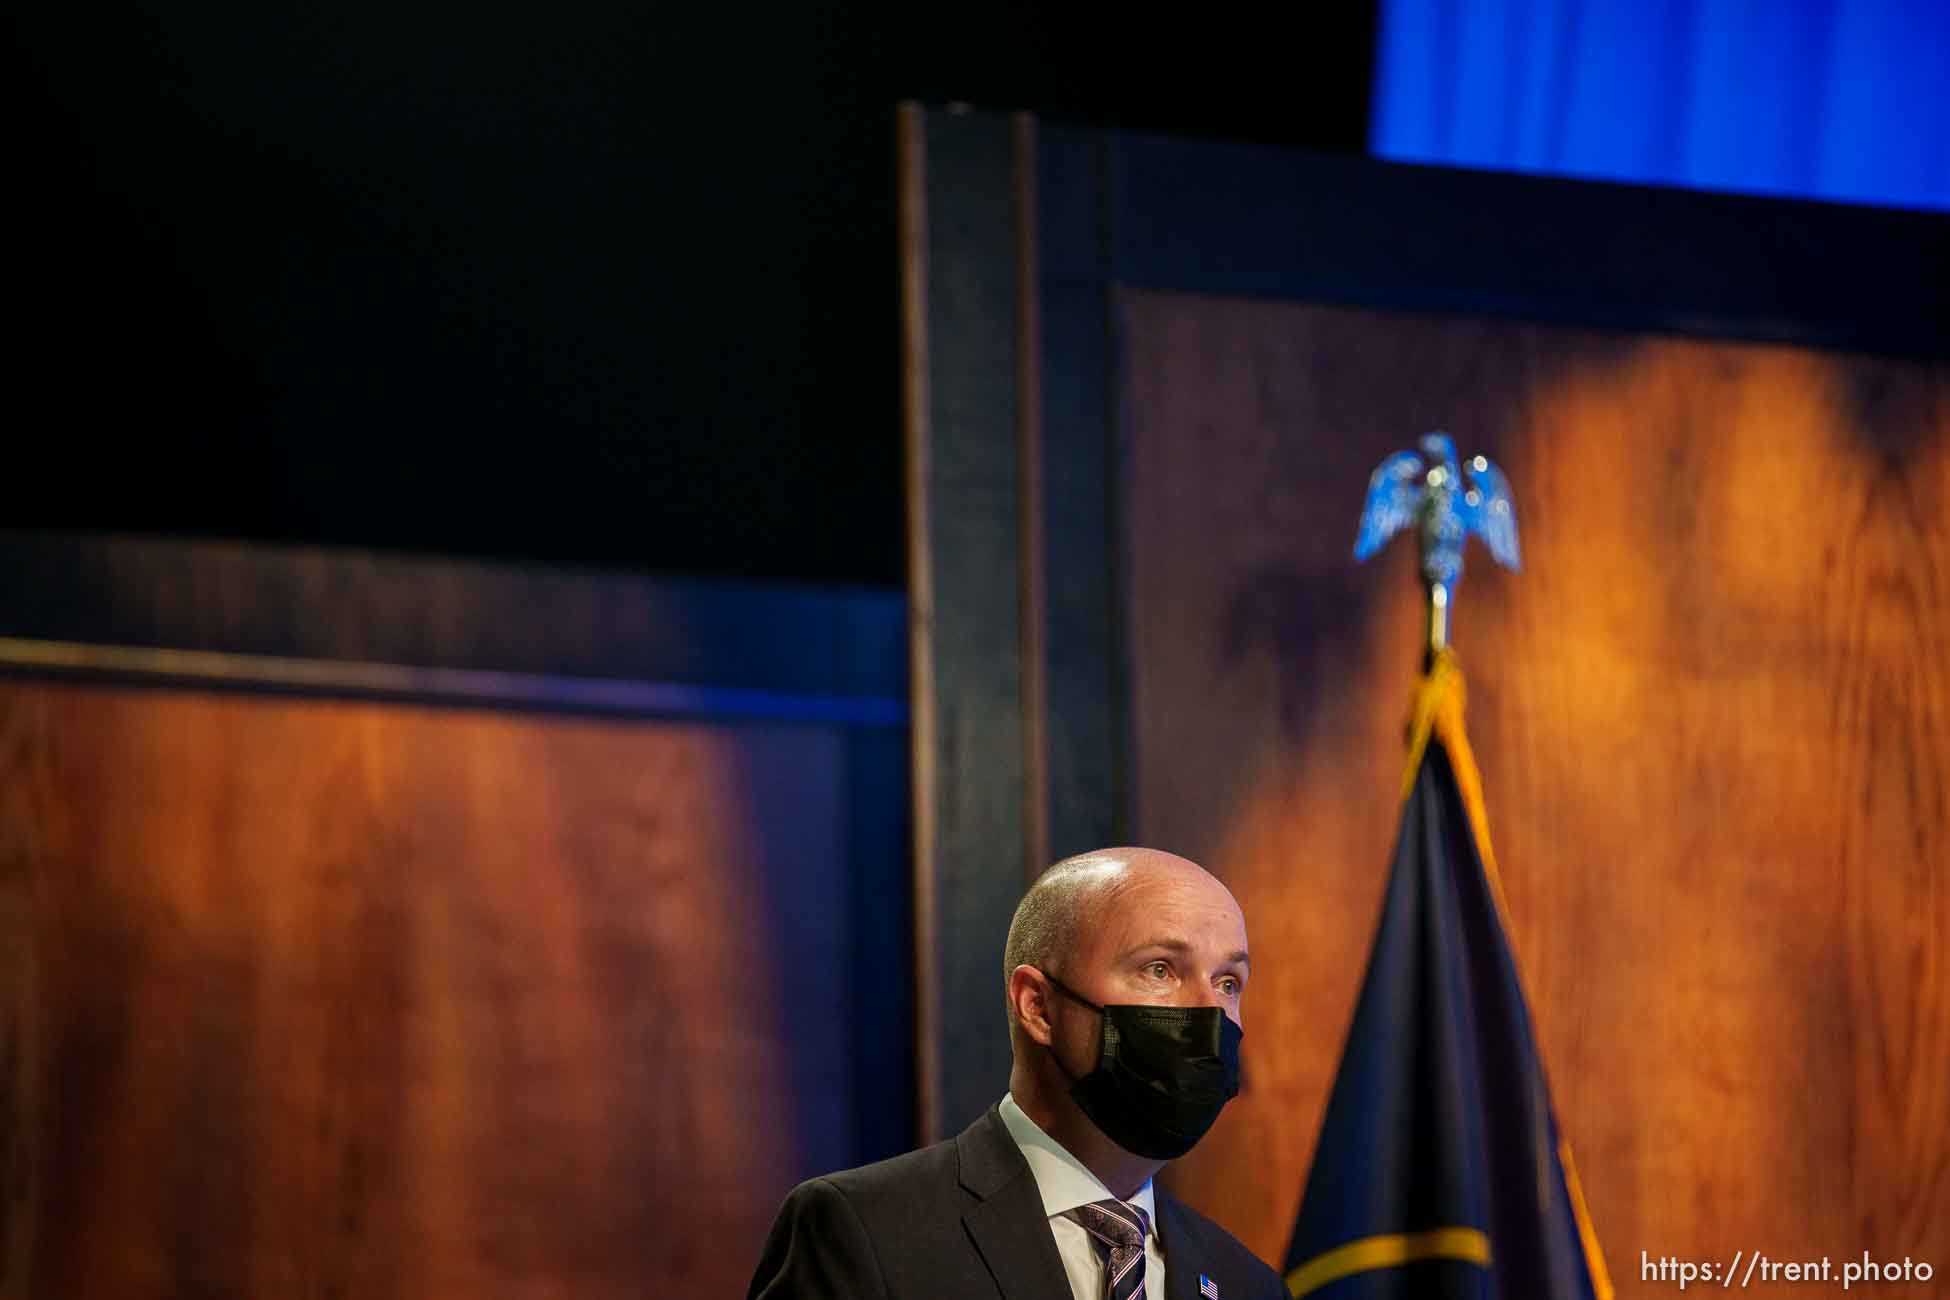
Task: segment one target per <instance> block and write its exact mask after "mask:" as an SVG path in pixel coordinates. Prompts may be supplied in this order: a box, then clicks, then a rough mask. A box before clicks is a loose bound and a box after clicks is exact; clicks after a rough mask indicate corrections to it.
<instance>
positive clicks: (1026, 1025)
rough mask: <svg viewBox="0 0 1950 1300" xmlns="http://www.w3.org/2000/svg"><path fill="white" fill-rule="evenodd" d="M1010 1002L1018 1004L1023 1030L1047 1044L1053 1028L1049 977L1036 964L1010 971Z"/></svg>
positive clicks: (1016, 1010) (1019, 1020) (1016, 1005)
mask: <svg viewBox="0 0 1950 1300" xmlns="http://www.w3.org/2000/svg"><path fill="white" fill-rule="evenodd" d="M1009 1005H1010V1006H1012V1007H1014V1008H1015V1012H1016V1023H1017V1024H1019V1025H1021V1026H1022V1032H1023V1033H1025V1034H1028V1035H1029V1037H1030V1039H1031V1040H1032V1041H1034V1042H1037V1043H1041V1044H1042V1045H1043V1046H1044V1047H1048V1046H1049V1044H1050V1038H1051V1035H1052V1033H1053V1031H1052V1030H1051V1028H1050V1023H1049V981H1048V980H1046V979H1044V978H1043V973H1042V972H1041V971H1039V970H1037V969H1036V968H1035V967H1034V966H1018V967H1016V968H1015V969H1014V970H1012V971H1010V972H1009Z"/></svg>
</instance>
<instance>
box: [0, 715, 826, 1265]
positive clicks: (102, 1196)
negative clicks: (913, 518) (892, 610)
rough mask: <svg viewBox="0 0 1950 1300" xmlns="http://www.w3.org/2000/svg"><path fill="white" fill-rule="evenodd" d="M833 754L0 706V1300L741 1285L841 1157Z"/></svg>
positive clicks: (401, 719) (603, 735)
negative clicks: (799, 1193) (786, 1216)
mask: <svg viewBox="0 0 1950 1300" xmlns="http://www.w3.org/2000/svg"><path fill="white" fill-rule="evenodd" d="M841 744H842V741H841V740H840V739H839V733H838V732H836V731H834V730H832V729H824V728H812V727H787V726H761V725H748V726H743V727H737V728H727V727H716V728H713V727H703V726H691V725H677V724H672V723H653V722H627V723H626V722H604V721H591V720H571V719H563V718H551V717H546V716H537V715H503V714H496V713H492V712H485V711H469V710H439V709H426V708H417V707H410V706H403V705H379V704H370V703H346V702H333V701H326V700H290V699H279V698H270V697H262V696H239V695H210V694H203V693H198V692H191V691H170V690H155V689H141V688H122V687H111V686H95V685H90V686H80V685H50V684H35V683H31V682H20V681H14V682H7V683H5V684H4V685H0V954H4V955H0V1102H4V1109H3V1110H0V1114H3V1115H4V1116H5V1123H6V1127H5V1129H4V1130H0V1156H3V1157H4V1160H0V1170H3V1171H4V1175H5V1179H4V1187H0V1192H3V1193H4V1196H5V1201H4V1204H5V1209H6V1215H7V1218H6V1222H5V1224H4V1225H0V1226H3V1227H4V1229H5V1230H4V1232H0V1250H4V1254H0V1295H5V1296H8V1297H49V1296H62V1297H72V1298H75V1300H81V1298H84V1297H121V1296H159V1297H192V1296H194V1297H230V1296H235V1297H256V1296H277V1297H371V1298H378V1300H385V1298H387V1297H400V1298H408V1297H411V1298H413V1300H419V1298H420V1297H446V1296H451V1297H475V1296H505V1297H531V1296H533V1297H540V1296H578V1297H603V1296H615V1297H622V1296H632V1297H636V1296H643V1295H673V1296H675V1295H699V1296H705V1295H709V1296H725V1295H734V1294H741V1293H742V1291H743V1288H744V1285H745V1283H746V1281H747V1280H748V1278H749V1274H750V1269H751V1267H752V1262H753V1260H754V1259H755V1258H756V1255H757V1250H758V1245H759V1242H760V1240H761V1238H762V1235H763V1233H764V1230H765V1227H766V1225H767V1223H768V1222H769V1220H770V1218H771V1215H772V1214H773V1212H774V1211H775V1210H776V1208H777V1205H778V1201H779V1198H780V1197H781V1195H782V1194H783V1192H784V1189H785V1188H786V1186H788V1185H789V1184H790V1183H791V1182H792V1181H794V1180H795V1179H796V1178H798V1177H802V1176H805V1175H806V1174H808V1173H810V1172H813V1171H816V1170H823V1169H827V1168H831V1167H833V1166H835V1165H838V1164H842V1163H846V1156H847V1155H848V1154H849V1153H850V1150H851V1146H850V1137H849V1124H850V1122H851V1121H850V1115H851V1110H850V1107H849V1098H850V1096H851V1093H852V1089H853V1080H852V1078H851V1066H850V1064H849V1057H848V1055H847V1053H846V1052H845V1050H844V1047H843V1042H844V1040H843V1037H842V1038H834V1037H832V1036H831V1035H832V1031H833V1028H834V1027H835V1026H841V1025H843V1024H844V1023H845V1017H846V1006H845V1005H844V1000H845V985H844V983H843V981H842V980H841V979H840V978H839V977H838V974H837V973H838V972H841V971H843V970H844V968H845V966H846V960H847V954H846V944H847V940H848V935H847V925H848V921H847V913H846V910H845V908H844V907H843V906H841V905H840V904H839V903H838V902H837V901H836V899H838V898H839V897H841V893H840V889H841V887H842V885H843V883H844V882H843V881H842V880H841V879H840V872H841V869H842V863H841V852H842V850H841V844H842V838H843V835H844V827H843V825H842V821H843V817H842V815H841V813H840V811H839V810H840V806H841V801H840V797H839V790H838V788H837V786H838V784H839V782H840V781H841V779H842V775H843V771H844V768H843V765H842V757H843V755H842V753H841V749H840V746H841ZM807 1026H814V1027H818V1028H815V1029H812V1030H808V1029H807V1028H806V1027H807Z"/></svg>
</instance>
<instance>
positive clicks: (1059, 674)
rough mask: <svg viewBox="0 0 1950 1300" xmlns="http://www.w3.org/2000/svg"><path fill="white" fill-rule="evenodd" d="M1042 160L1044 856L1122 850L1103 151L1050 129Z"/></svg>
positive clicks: (1096, 138) (1077, 134) (1079, 136)
mask: <svg viewBox="0 0 1950 1300" xmlns="http://www.w3.org/2000/svg"><path fill="white" fill-rule="evenodd" d="M1039 143H1040V150H1039V156H1038V158H1037V174H1038V184H1037V213H1038V228H1039V233H1038V240H1037V244H1038V249H1039V260H1040V267H1039V275H1038V281H1039V284H1040V291H1041V296H1042V310H1041V313H1040V314H1041V318H1042V362H1043V364H1042V367H1041V377H1042V394H1041V407H1042V426H1043V438H1042V456H1043V473H1042V481H1043V490H1044V501H1045V503H1046V509H1045V515H1044V526H1043V530H1042V531H1043V538H1042V544H1043V548H1044V555H1045V562H1044V578H1045V588H1046V591H1047V600H1046V608H1045V620H1046V622H1045V632H1044V636H1043V638H1042V642H1043V645H1044V646H1045V647H1046V653H1047V659H1046V672H1047V687H1046V696H1047V714H1046V719H1045V735H1046V754H1047V764H1046V769H1045V770H1046V773H1047V794H1046V798H1047V801H1048V807H1049V855H1050V856H1051V857H1052V858H1061V857H1065V856H1068V855H1069V854H1072V853H1080V852H1083V851H1084V850H1086V849H1091V848H1097V847H1101V846H1103V845H1105V844H1112V843H1118V842H1121V841H1122V840H1124V839H1125V838H1126V831H1125V827H1126V826H1127V825H1128V824H1129V819H1128V817H1127V816H1126V813H1127V810H1126V809H1125V807H1124V793H1123V791H1124V789H1125V781H1124V777H1123V760H1122V755H1123V748H1124V747H1123V744H1122V736H1123V722H1122V721H1121V719H1122V716H1123V709H1122V703H1121V702H1122V698H1123V695H1122V691H1123V687H1122V681H1121V674H1120V671H1119V668H1118V665H1119V662H1120V661H1119V653H1120V650H1119V647H1120V646H1121V644H1122V642H1123V637H1122V636H1121V634H1120V632H1119V619H1120V617H1121V614H1120V612H1119V611H1120V605H1119V602H1118V600H1117V578H1116V574H1117V548H1116V546H1115V544H1114V542H1113V538H1114V536H1115V526H1116V517H1115V513H1114V512H1115V500H1116V498H1115V481H1116V477H1117V464H1118V459H1117V438H1118V432H1117V422H1116V419H1115V411H1116V404H1115V401H1114V398H1113V392H1114V389H1113V386H1112V384H1111V367H1112V359H1113V355H1114V354H1113V350H1112V346H1111V314H1110V313H1111V303H1110V283H1111V276H1110V270H1111V268H1110V265H1109V255H1108V251H1107V250H1108V247H1109V239H1108V229H1109V226H1108V223H1109V219H1110V210H1109V202H1108V194H1109V187H1108V185H1107V183H1106V180H1107V178H1106V175H1105V173H1106V170H1107V169H1108V166H1109V150H1110V147H1111V143H1110V137H1109V136H1108V135H1107V134H1106V133H1104V132H1100V131H1084V130H1066V129H1063V128H1060V127H1046V128H1044V129H1043V131H1042V132H1041V135H1040V141H1039Z"/></svg>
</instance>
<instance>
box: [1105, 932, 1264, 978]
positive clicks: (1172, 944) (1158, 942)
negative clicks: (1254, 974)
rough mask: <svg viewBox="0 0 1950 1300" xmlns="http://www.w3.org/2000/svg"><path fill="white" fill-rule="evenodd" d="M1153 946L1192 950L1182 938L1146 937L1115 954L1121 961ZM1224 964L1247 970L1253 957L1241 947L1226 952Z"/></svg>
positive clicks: (1251, 966) (1172, 949) (1250, 966)
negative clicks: (1242, 967)
mask: <svg viewBox="0 0 1950 1300" xmlns="http://www.w3.org/2000/svg"><path fill="white" fill-rule="evenodd" d="M1153 948H1163V949H1164V950H1165V951H1166V952H1175V953H1187V952H1190V951H1191V950H1192V945H1191V944H1189V943H1187V942H1185V940H1183V939H1148V940H1146V941H1145V942H1143V943H1139V944H1133V945H1132V946H1131V947H1129V948H1126V949H1125V950H1124V951H1123V952H1121V953H1119V954H1118V955H1117V956H1118V960H1120V961H1122V960H1124V959H1125V958H1128V957H1135V956H1137V955H1138V954H1139V953H1141V952H1148V951H1150V950H1151V949H1153ZM1224 964H1225V965H1229V966H1244V967H1245V968H1246V969H1247V970H1251V969H1252V968H1253V959H1252V958H1251V957H1248V956H1247V955H1246V950H1245V949H1244V948H1241V949H1239V950H1238V951H1237V952H1231V953H1227V954H1226V959H1225V963H1224Z"/></svg>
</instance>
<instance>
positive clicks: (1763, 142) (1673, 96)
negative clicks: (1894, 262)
mask: <svg viewBox="0 0 1950 1300" xmlns="http://www.w3.org/2000/svg"><path fill="white" fill-rule="evenodd" d="M1380 14H1381V28H1380V35H1379V41H1378V48H1377V55H1376V69H1375V96H1374V113H1373V118H1372V127H1371V134H1370V141H1369V143H1370V147H1371V149H1372V150H1373V152H1374V153H1375V154H1376V155H1377V156H1380V157H1383V158H1392V159H1396V160H1399V161H1403V162H1427V163H1445V164H1449V165H1452V166H1459V167H1482V168H1491V169H1497V170H1513V171H1529V172H1547V173H1553V174H1557V175H1567V176H1582V177H1589V178H1594V179H1600V180H1617V181H1633V182H1641V183H1648V184H1661V185H1683V186H1689V187H1693V188H1697V189H1712V190H1738V191H1744V192H1748V193H1761V194H1776V195H1794V196H1799V197H1806V198H1819V199H1829V200H1835V201H1839V202H1850V203H1871V204H1879V205H1883V206H1891V207H1912V208H1938V209H1950V107H1946V106H1947V105H1950V2H1947V0H1382V3H1381V10H1380Z"/></svg>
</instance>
